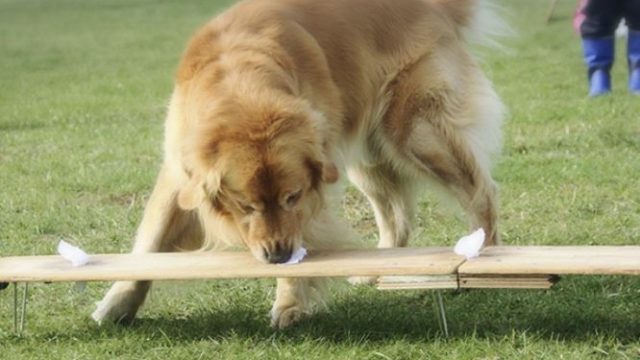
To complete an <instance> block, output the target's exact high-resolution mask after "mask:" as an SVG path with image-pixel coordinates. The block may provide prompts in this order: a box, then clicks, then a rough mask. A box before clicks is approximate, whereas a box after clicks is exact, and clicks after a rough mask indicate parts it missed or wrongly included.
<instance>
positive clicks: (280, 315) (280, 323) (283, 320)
mask: <svg viewBox="0 0 640 360" xmlns="http://www.w3.org/2000/svg"><path fill="white" fill-rule="evenodd" d="M307 314H308V312H306V311H304V310H302V309H301V308H300V307H299V306H297V305H293V306H286V307H285V306H280V307H276V306H275V305H274V307H273V309H271V327H272V328H274V329H279V330H282V329H285V328H288V327H289V326H291V325H293V324H295V323H297V322H298V321H300V319H302V318H304V317H305V316H306V315H307Z"/></svg>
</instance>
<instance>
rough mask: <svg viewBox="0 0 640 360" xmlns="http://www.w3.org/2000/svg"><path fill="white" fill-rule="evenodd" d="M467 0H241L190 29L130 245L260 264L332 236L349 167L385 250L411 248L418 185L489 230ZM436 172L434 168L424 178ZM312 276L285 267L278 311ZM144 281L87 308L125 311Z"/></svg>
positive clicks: (102, 315)
mask: <svg viewBox="0 0 640 360" xmlns="http://www.w3.org/2000/svg"><path fill="white" fill-rule="evenodd" d="M477 6H478V4H477V1H475V0H403V1H396V0H323V1H313V0H279V1H273V0H248V1H244V2H241V3H239V4H237V5H235V6H234V7H232V8H231V9H229V10H228V11H226V12H225V13H223V14H221V15H219V16H218V17H216V18H215V19H214V20H212V21H211V22H209V23H208V24H206V25H205V26H204V27H203V28H202V29H201V30H200V31H198V32H197V33H196V34H195V35H194V37H193V39H192V40H191V41H190V43H189V45H188V46H187V49H186V51H185V53H184V56H183V58H182V61H181V63H180V65H179V69H178V73H177V77H176V85H175V90H174V92H173V95H172V98H171V103H170V106H169V112H168V116H167V120H166V138H165V161H164V165H163V167H162V169H161V171H160V174H159V177H158V180H157V183H156V186H155V188H154V190H153V193H152V195H151V198H150V199H149V202H148V204H147V207H146V210H145V213H144V218H143V220H142V223H141V224H140V227H139V229H138V233H137V237H136V241H135V246H134V249H133V252H134V253H136V252H154V251H175V250H181V249H196V248H199V247H202V246H203V245H207V244H209V245H220V244H222V243H235V244H244V245H246V247H248V248H249V249H250V250H251V252H252V253H253V254H254V255H255V257H256V258H257V259H259V260H261V261H268V262H283V261H286V260H287V259H288V258H289V256H290V254H291V252H292V251H293V250H295V249H296V248H298V247H300V246H302V245H304V246H305V247H307V248H310V249H314V248H322V247H328V246H337V245H336V241H335V240H337V239H340V238H344V237H347V236H348V235H347V233H348V231H349V230H348V229H347V228H345V226H343V225H342V224H340V223H339V222H338V221H337V220H336V219H335V218H334V217H333V216H332V215H331V210H332V207H334V206H335V205H332V202H331V199H330V196H329V194H331V193H332V189H333V188H334V187H335V185H334V183H336V181H337V180H338V178H339V177H340V176H344V175H346V176H347V177H348V178H349V179H350V180H351V181H352V182H353V183H354V184H355V185H356V186H357V187H358V188H359V189H360V190H361V191H362V192H363V193H364V194H365V195H366V196H367V198H368V199H369V200H370V202H371V205H372V207H373V209H374V212H375V216H376V221H377V223H378V227H379V231H380V242H379V246H381V247H393V246H405V245H406V244H407V240H408V238H409V234H410V230H411V224H412V220H413V217H414V208H415V201H416V194H417V191H419V189H420V188H421V185H422V184H424V183H425V182H429V183H431V184H439V185H440V186H441V187H442V188H445V189H447V190H448V191H449V192H450V193H451V194H453V195H454V196H455V197H456V198H457V199H458V200H459V202H460V204H461V205H462V206H463V208H464V209H465V210H467V212H468V213H469V215H470V218H471V225H472V227H480V226H481V227H483V228H484V229H485V231H486V233H487V234H488V244H493V243H495V242H496V241H497V240H498V233H497V229H496V198H495V189H494V185H493V181H492V179H491V176H490V172H489V170H490V158H491V155H492V153H494V152H496V151H497V150H498V148H499V144H500V136H499V134H500V123H501V118H502V106H501V103H500V101H499V99H498V97H497V96H496V94H495V92H494V91H493V89H492V86H491V84H490V83H489V81H488V80H487V79H486V77H485V76H484V75H483V73H482V71H481V69H480V68H479V66H478V64H477V62H476V61H475V60H474V58H473V56H472V55H471V54H470V52H469V49H468V48H469V44H468V42H467V41H466V39H465V32H467V31H469V30H470V28H471V26H472V23H473V22H474V21H475V18H476V16H477V9H476V8H477ZM429 180H431V181H429ZM318 284H319V282H318V281H315V280H314V281H310V280H303V279H279V280H278V290H277V296H276V302H275V304H274V307H273V310H272V324H273V325H274V326H277V327H285V326H288V325H289V324H291V323H293V322H295V321H296V320H298V319H299V318H300V317H301V316H302V315H304V314H306V313H309V312H310V311H311V310H312V301H311V295H312V293H313V292H314V288H316V287H317V286H318ZM149 285H150V284H149V283H148V282H119V283H116V284H115V285H114V286H113V288H112V289H111V290H110V291H109V292H108V294H107V295H106V296H105V298H104V299H103V300H102V302H101V303H100V304H99V306H98V309H97V310H96V312H95V313H94V315H93V316H94V318H95V319H96V320H98V321H101V320H103V319H111V320H123V319H127V320H130V319H132V318H133V317H134V315H135V313H136V311H137V309H138V307H139V306H140V305H141V303H142V302H143V301H144V297H145V294H146V292H147V290H148V288H149Z"/></svg>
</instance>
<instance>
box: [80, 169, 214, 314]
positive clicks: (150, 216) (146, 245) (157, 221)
mask: <svg viewBox="0 0 640 360" xmlns="http://www.w3.org/2000/svg"><path fill="white" fill-rule="evenodd" d="M177 192H178V188H177V186H176V182H175V180H173V178H172V176H171V174H170V173H169V170H168V169H167V168H166V167H165V168H163V169H162V170H161V171H160V175H159V176H158V180H157V182H156V185H155V187H154V189H153V192H152V193H151V197H150V198H149V201H148V203H147V206H146V208H145V211H144V215H143V218H142V222H141V223H140V226H139V227H138V232H137V234H136V239H135V243H134V246H133V251H132V253H133V254H140V253H149V252H167V251H174V250H177V249H178V248H179V247H180V246H181V245H182V244H183V243H184V242H185V241H186V242H189V241H191V240H195V241H196V242H197V239H198V238H199V239H201V238H202V231H201V228H200V223H199V222H198V220H197V217H196V215H195V212H193V211H191V212H186V211H183V210H181V209H180V208H179V207H178V205H177V200H176V196H177ZM150 287H151V282H150V281H118V282H116V283H114V284H113V286H112V287H111V289H109V291H108V292H107V294H106V295H105V296H104V298H103V299H102V300H101V301H100V302H98V303H97V308H96V310H95V311H94V312H93V314H92V315H91V316H92V318H93V319H94V320H96V321H97V322H98V323H101V322H103V321H115V322H123V323H127V322H131V321H132V320H133V319H134V318H135V315H136V312H137V311H138V308H139V307H140V306H141V305H142V303H143V302H144V300H145V297H146V295H147V292H148V291H149V289H150Z"/></svg>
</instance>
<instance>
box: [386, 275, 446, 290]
mask: <svg viewBox="0 0 640 360" xmlns="http://www.w3.org/2000/svg"><path fill="white" fill-rule="evenodd" d="M377 288H378V289H379V290H416V289H457V288H458V276H457V275H455V274H451V275H414V276H382V277H380V278H378V283H377Z"/></svg>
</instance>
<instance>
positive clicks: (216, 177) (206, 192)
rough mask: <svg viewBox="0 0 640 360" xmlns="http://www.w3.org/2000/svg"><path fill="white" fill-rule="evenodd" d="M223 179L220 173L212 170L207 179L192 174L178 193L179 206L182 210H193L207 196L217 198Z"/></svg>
mask: <svg viewBox="0 0 640 360" xmlns="http://www.w3.org/2000/svg"><path fill="white" fill-rule="evenodd" d="M221 181H222V179H221V177H220V174H219V173H217V172H215V171H212V172H211V173H210V174H209V175H208V176H207V177H206V181H205V180H203V178H202V176H200V175H192V176H191V178H190V179H189V181H188V182H187V183H186V184H185V185H184V187H183V188H182V189H180V192H179V193H178V206H180V208H181V209H182V210H193V209H195V208H197V207H198V206H200V204H202V202H203V201H204V200H205V198H206V197H207V196H209V197H211V198H215V197H216V195H217V193H218V190H219V189H220V183H221Z"/></svg>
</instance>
